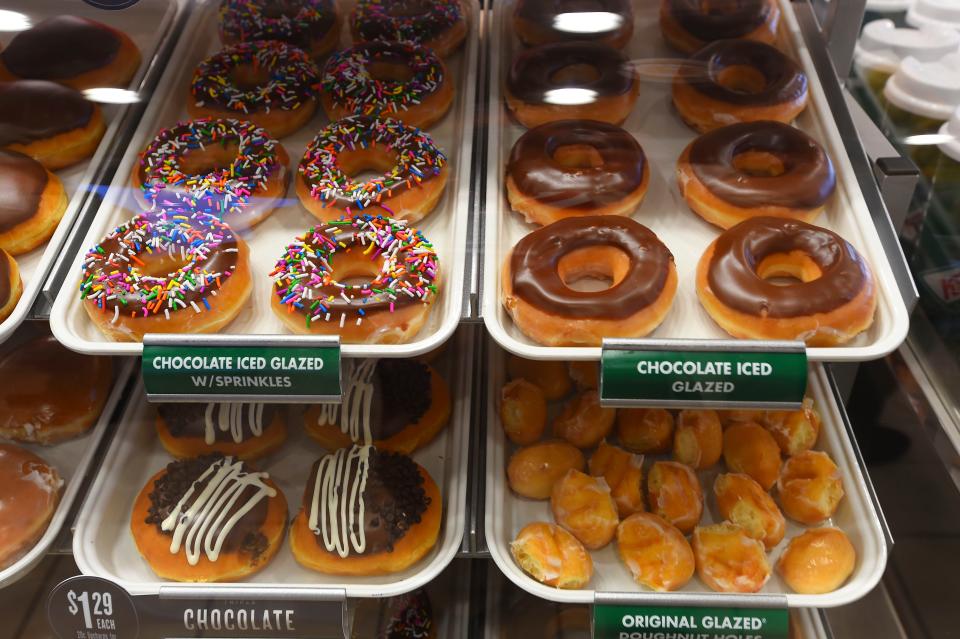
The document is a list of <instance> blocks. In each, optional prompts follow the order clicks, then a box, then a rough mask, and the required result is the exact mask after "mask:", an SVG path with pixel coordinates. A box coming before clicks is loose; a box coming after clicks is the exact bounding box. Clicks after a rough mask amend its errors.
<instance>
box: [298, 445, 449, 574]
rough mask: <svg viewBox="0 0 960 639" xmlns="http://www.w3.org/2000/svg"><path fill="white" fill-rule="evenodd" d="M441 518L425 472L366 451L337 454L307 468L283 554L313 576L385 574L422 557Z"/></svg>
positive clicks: (404, 460)
mask: <svg viewBox="0 0 960 639" xmlns="http://www.w3.org/2000/svg"><path fill="white" fill-rule="evenodd" d="M341 495H342V496H341ZM442 519H443V499H442V498H441V496H440V489H439V488H438V487H437V485H436V483H434V481H433V479H432V478H431V477H430V475H429V473H427V471H426V469H425V468H423V467H422V466H420V465H418V464H417V463H416V462H414V461H413V460H412V459H410V458H409V457H407V456H406V455H402V454H400V453H391V452H389V451H385V450H379V449H377V448H375V447H373V446H353V447H351V448H341V449H339V450H337V451H336V452H333V453H330V454H329V455H326V456H325V457H321V458H320V459H318V460H317V461H316V462H314V464H313V467H312V468H311V470H310V475H309V478H308V479H307V484H306V487H305V488H304V491H303V505H302V508H301V510H300V513H299V514H298V515H297V516H296V518H295V519H294V520H293V524H291V529H290V549H291V550H292V551H293V556H294V557H295V558H296V560H297V561H298V562H299V563H300V564H301V565H303V566H304V567H306V568H310V569H311V570H316V571H317V572H322V573H325V574H328V575H385V574H390V573H395V572H400V571H402V570H406V569H407V568H409V567H410V566H412V565H413V564H415V563H416V562H418V561H420V560H421V559H422V558H423V557H424V556H426V555H427V553H429V552H430V550H431V549H432V548H433V546H434V545H435V544H436V543H437V537H438V536H439V534H440V523H441V520H442Z"/></svg>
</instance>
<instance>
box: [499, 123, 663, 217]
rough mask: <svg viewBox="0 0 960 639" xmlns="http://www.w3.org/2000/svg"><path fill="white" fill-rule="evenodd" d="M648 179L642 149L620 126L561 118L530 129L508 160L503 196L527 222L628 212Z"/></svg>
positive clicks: (641, 195) (647, 169)
mask: <svg viewBox="0 0 960 639" xmlns="http://www.w3.org/2000/svg"><path fill="white" fill-rule="evenodd" d="M649 181H650V167H649V166H648V164H647V158H646V156H645V155H644V153H643V149H642V148H640V145H639V144H638V143H637V141H636V140H635V139H634V138H633V136H632V135H630V134H629V133H627V132H626V131H624V130H623V129H621V128H620V127H618V126H614V125H612V124H607V123H606V122H596V121H594V120H559V121H557V122H550V123H549V124H541V125H540V126H538V127H535V128H533V129H530V130H529V131H527V132H526V133H524V134H523V135H522V136H520V139H519V140H517V142H516V144H514V145H513V150H512V151H511V152H510V160H509V162H508V163H507V180H506V183H507V199H509V200H510V206H511V207H512V208H513V210H514V211H517V212H519V213H522V214H523V215H524V217H526V219H527V221H528V222H534V223H536V224H541V225H544V224H549V223H551V222H555V221H557V220H560V219H563V218H565V217H576V216H583V215H630V214H631V213H633V211H634V210H635V209H636V208H637V207H638V206H640V203H641V202H642V201H643V196H644V195H645V194H646V192H647V185H648V183H649Z"/></svg>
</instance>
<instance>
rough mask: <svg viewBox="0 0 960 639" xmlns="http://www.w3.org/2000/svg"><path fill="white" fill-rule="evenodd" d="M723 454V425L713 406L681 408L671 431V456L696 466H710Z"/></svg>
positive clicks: (697, 468) (701, 467)
mask: <svg viewBox="0 0 960 639" xmlns="http://www.w3.org/2000/svg"><path fill="white" fill-rule="evenodd" d="M722 454H723V427H722V426H721V425H720V416H719V415H718V414H717V411H715V410H682V411H680V413H679V414H678V415H677V427H676V429H675V430H674V432H673V458H674V459H676V460H677V461H678V462H680V463H682V464H686V465H687V466H690V467H691V468H693V469H695V470H703V469H704V468H710V467H711V466H713V465H714V464H716V463H717V462H718V461H720V456H721V455H722Z"/></svg>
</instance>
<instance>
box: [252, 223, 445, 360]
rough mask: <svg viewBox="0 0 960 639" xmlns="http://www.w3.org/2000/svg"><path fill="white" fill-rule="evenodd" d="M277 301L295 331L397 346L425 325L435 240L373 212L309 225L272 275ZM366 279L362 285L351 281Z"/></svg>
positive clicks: (434, 291) (435, 265)
mask: <svg viewBox="0 0 960 639" xmlns="http://www.w3.org/2000/svg"><path fill="white" fill-rule="evenodd" d="M270 276H271V277H272V278H273V296H272V304H271V305H272V306H273V309H274V311H276V313H277V315H279V316H280V318H281V319H282V320H283V322H284V324H286V325H287V326H288V327H289V328H290V330H292V331H294V332H296V333H315V334H321V335H340V339H341V340H342V341H343V342H347V343H360V344H398V343H402V342H406V341H409V340H410V339H411V338H412V337H413V336H414V335H416V333H417V331H419V330H420V328H421V327H422V326H423V323H424V322H425V321H426V319H427V316H428V315H429V313H430V308H431V306H432V305H433V302H434V300H436V298H437V295H438V294H439V289H438V286H439V283H440V265H439V260H438V258H437V254H436V252H435V251H434V249H433V245H431V244H430V242H429V241H428V240H427V239H426V238H425V237H424V236H423V233H421V232H420V231H418V230H417V229H413V228H408V227H407V225H406V223H404V222H402V221H399V220H390V219H387V218H383V217H374V216H372V215H361V216H357V217H354V218H344V219H341V220H337V221H334V222H329V223H327V224H322V225H320V226H315V227H314V228H312V229H310V230H308V231H307V232H306V233H304V234H303V235H302V236H300V237H298V238H296V240H295V241H294V242H293V243H292V244H290V245H289V246H287V248H286V251H285V252H284V254H283V256H282V257H281V258H280V259H279V260H278V261H277V265H276V267H275V268H274V269H273V272H272V273H271V274H270ZM357 278H369V279H368V281H367V282H365V283H363V284H345V283H344V282H346V281H347V280H351V279H357Z"/></svg>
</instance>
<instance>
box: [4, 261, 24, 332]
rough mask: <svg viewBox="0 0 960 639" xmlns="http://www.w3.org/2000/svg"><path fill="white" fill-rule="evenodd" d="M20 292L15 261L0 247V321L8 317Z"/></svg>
mask: <svg viewBox="0 0 960 639" xmlns="http://www.w3.org/2000/svg"><path fill="white" fill-rule="evenodd" d="M22 294H23V281H22V280H21V279H20V268H19V267H18V266H17V261H16V260H15V259H13V256H11V255H10V254H9V253H7V252H6V251H5V250H3V249H2V248H0V322H2V321H3V320H5V319H7V318H8V317H10V313H12V312H13V309H15V308H16V307H17V302H19V301H20V296H21V295H22Z"/></svg>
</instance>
